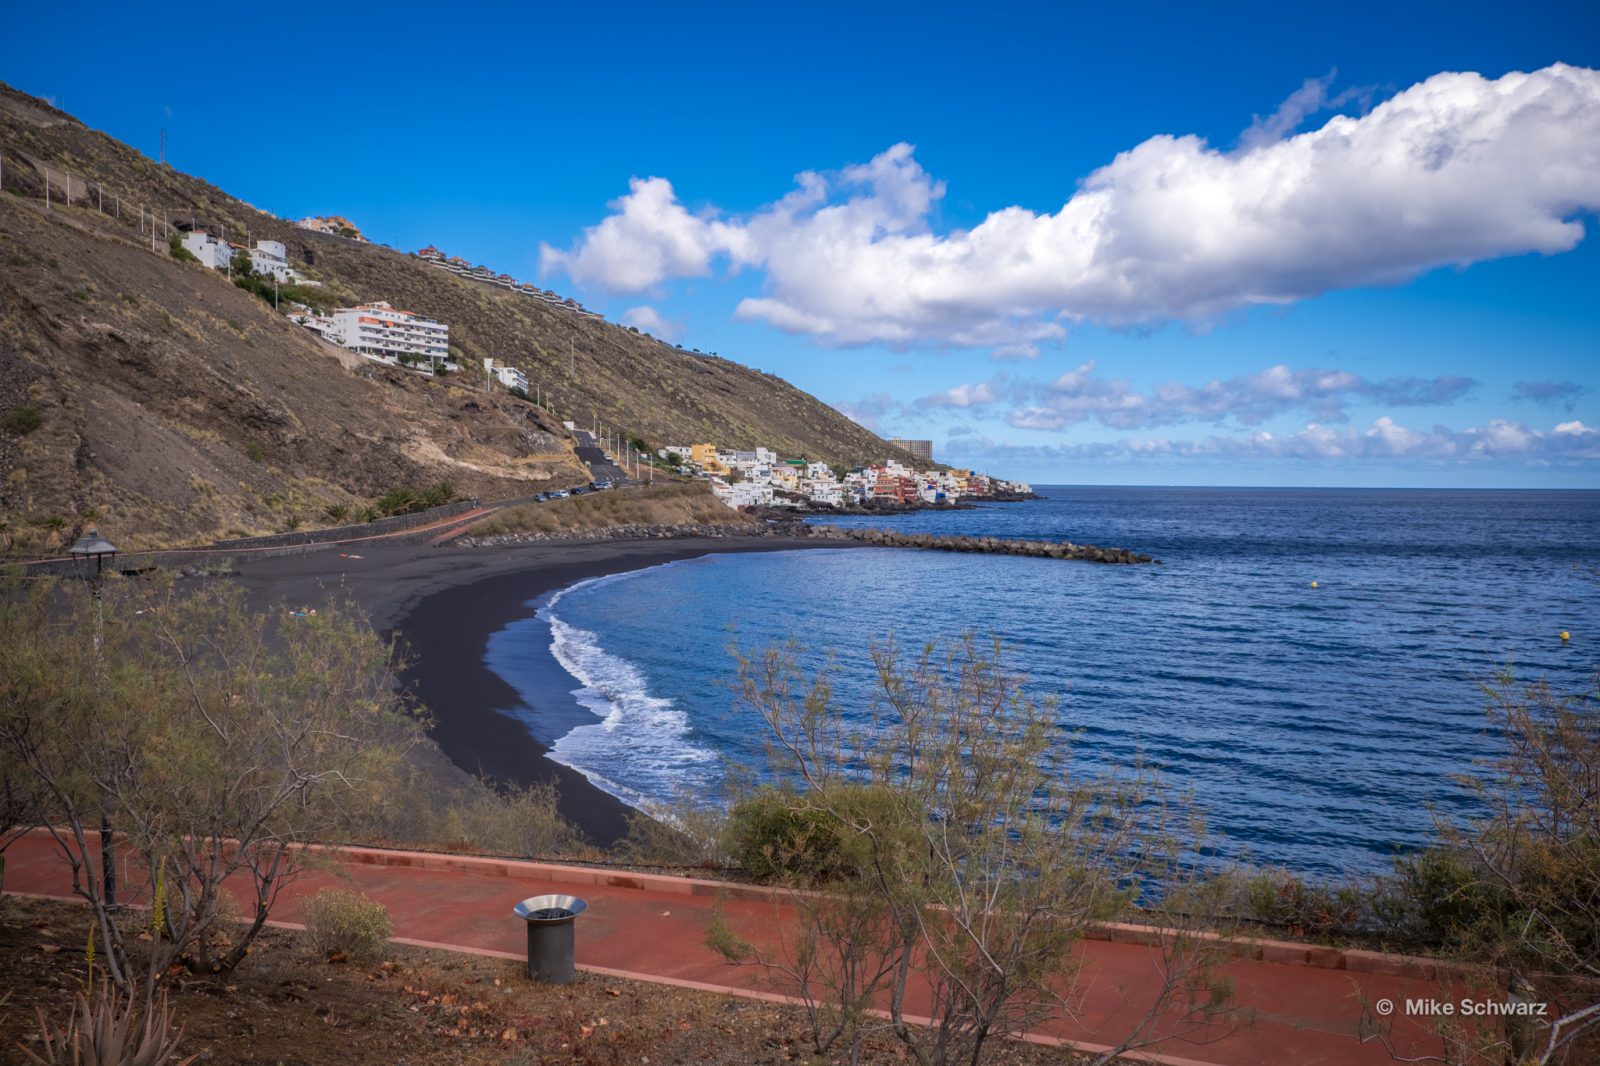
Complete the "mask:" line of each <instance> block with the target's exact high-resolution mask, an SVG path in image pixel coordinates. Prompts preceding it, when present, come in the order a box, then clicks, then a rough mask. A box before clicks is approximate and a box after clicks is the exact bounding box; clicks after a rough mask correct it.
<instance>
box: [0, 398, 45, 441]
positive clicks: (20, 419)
mask: <svg viewBox="0 0 1600 1066" xmlns="http://www.w3.org/2000/svg"><path fill="white" fill-rule="evenodd" d="M42 425H44V418H43V416H41V415H40V414H39V409H38V408H37V407H33V406H31V405H29V404H25V403H20V404H18V405H17V406H15V407H13V408H11V409H10V410H9V411H7V412H6V417H5V426H6V429H8V430H10V431H11V432H12V433H15V434H16V435H17V436H19V437H26V436H27V435H28V434H29V433H32V432H33V431H34V430H36V429H38V428H39V427H40V426H42Z"/></svg>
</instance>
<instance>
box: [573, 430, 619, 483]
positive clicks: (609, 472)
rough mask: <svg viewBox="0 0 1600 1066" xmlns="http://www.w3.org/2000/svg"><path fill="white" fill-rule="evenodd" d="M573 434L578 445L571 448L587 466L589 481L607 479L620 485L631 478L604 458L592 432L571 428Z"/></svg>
mask: <svg viewBox="0 0 1600 1066" xmlns="http://www.w3.org/2000/svg"><path fill="white" fill-rule="evenodd" d="M573 435H574V436H575V437H577V438H578V446H577V447H576V448H575V449H573V450H574V451H575V452H576V453H577V456H578V458H579V459H580V460H582V461H583V463H584V465H585V466H587V467H588V468H589V480H590V481H609V482H611V483H612V484H613V485H621V484H623V483H625V482H630V481H632V480H633V479H632V478H630V477H628V475H626V474H624V473H623V472H622V468H621V467H619V466H617V464H616V463H613V462H612V461H611V460H610V459H607V458H606V453H605V452H604V451H603V450H602V449H601V447H600V445H599V444H598V443H597V442H596V441H595V439H594V434H592V433H590V432H589V431H588V430H586V429H578V430H573Z"/></svg>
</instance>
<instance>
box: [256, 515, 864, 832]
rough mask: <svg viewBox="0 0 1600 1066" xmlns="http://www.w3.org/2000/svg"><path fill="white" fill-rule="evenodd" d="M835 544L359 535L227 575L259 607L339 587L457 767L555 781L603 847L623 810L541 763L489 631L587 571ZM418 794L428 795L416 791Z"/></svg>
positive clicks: (515, 779)
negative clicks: (496, 668) (378, 635)
mask: <svg viewBox="0 0 1600 1066" xmlns="http://www.w3.org/2000/svg"><path fill="white" fill-rule="evenodd" d="M819 547H838V545H837V544H828V543H827V542H822V543H818V542H815V541H807V540H803V539H789V538H786V537H728V538H710V537H706V538H685V539H682V540H634V541H600V542H591V543H571V544H563V543H547V544H535V545H528V546H518V547H501V548H451V547H443V548H431V547H427V546H425V545H417V544H382V543H378V544H369V545H360V546H357V550H354V551H348V550H347V549H342V548H332V549H323V550H320V551H315V552H310V553H308V554H304V555H285V556H277V557H273V558H253V557H250V556H240V557H238V558H237V559H236V561H235V571H236V573H237V580H238V581H239V583H240V584H241V585H243V586H244V587H245V588H246V589H247V590H248V592H249V594H250V598H251V600H252V602H253V603H254V604H256V605H257V606H258V607H265V606H267V605H269V604H272V603H275V602H280V601H281V602H284V603H286V604H288V605H290V606H300V605H309V604H315V603H317V602H319V601H322V600H324V599H326V597H327V595H328V594H329V593H330V592H335V593H336V592H339V591H341V590H342V591H343V592H345V593H347V594H349V595H350V596H351V597H353V598H354V599H355V601H356V602H357V603H358V604H360V605H361V607H362V608H363V609H364V610H366V612H367V613H368V615H369V616H370V617H371V619H372V624H373V627H374V628H375V629H377V630H378V631H380V632H385V633H392V634H394V635H396V636H398V637H399V638H400V639H401V640H402V641H403V642H404V645H405V647H406V650H407V658H408V659H409V660H410V665H409V667H408V668H407V669H406V671H405V673H404V675H403V680H404V682H405V684H406V688H407V691H408V692H409V693H410V694H411V695H412V696H413V697H415V698H416V699H417V700H418V701H420V702H421V703H422V705H423V706H425V707H426V708H427V709H428V711H429V712H430V714H431V715H432V718H433V728H432V731H431V735H432V737H433V739H434V741H435V742H436V743H437V744H438V745H439V748H440V749H441V750H442V751H443V752H444V754H445V755H447V756H448V757H449V758H450V760H451V761H452V762H453V763H455V765H456V766H458V767H460V768H462V769H463V770H466V771H469V772H472V773H481V774H483V775H484V776H486V777H489V778H492V779H494V780H498V781H504V782H509V783H515V784H524V785H526V784H532V783H535V782H545V781H551V780H553V781H555V782H556V784H557V786H558V788H559V790H560V796H561V801H560V808H561V813H562V814H563V815H565V816H566V817H567V818H568V819H569V820H570V821H571V822H573V823H574V824H575V825H577V826H578V827H579V828H580V829H582V830H583V831H584V833H585V834H587V835H588V837H589V838H590V839H591V840H592V841H594V842H595V843H596V844H599V845H601V846H602V847H605V846H609V845H610V844H612V843H613V842H615V841H616V840H617V838H619V837H620V836H621V835H622V833H623V832H624V830H625V828H626V816H627V813H628V808H627V807H626V806H625V805H624V804H623V803H622V802H621V801H619V800H617V799H616V798H615V797H613V796H611V795H610V794H609V793H606V792H603V791H601V790H600V789H598V788H596V787H594V786H593V785H591V784H590V783H589V782H588V780H587V779H586V778H585V777H584V776H583V775H582V774H579V773H577V772H576V771H574V770H571V769H569V768H568V767H565V766H561V765H560V764H558V763H555V762H552V761H551V760H550V759H549V758H547V757H546V749H545V748H544V746H543V745H541V744H539V743H538V742H537V741H536V740H534V738H533V737H532V736H530V735H529V734H528V732H527V730H526V729H525V728H524V726H523V725H522V724H521V723H520V722H518V721H516V720H515V719H513V718H510V717H508V716H506V715H505V714H502V713H500V712H501V710H502V709H510V708H513V707H516V706H518V705H519V704H520V703H521V698H520V697H519V696H518V694H517V693H516V692H515V691H514V690H513V689H512V688H511V686H510V685H508V684H506V683H505V682H504V681H503V680H501V679H500V677H498V676H497V675H496V674H494V673H493V672H492V671H490V670H489V669H488V667H487V666H485V665H484V661H483V656H484V650H485V647H486V645H487V642H488V639H489V637H490V635H491V634H493V633H495V632H498V631H499V630H500V629H502V628H504V627H505V626H506V625H507V624H509V623H511V622H513V621H515V620H517V619H519V618H524V617H527V614H528V611H527V608H526V606H525V604H527V602H528V601H529V600H532V599H534V598H535V597H538V596H540V595H543V594H544V593H546V592H551V591H554V590H556V589H559V588H565V587H566V586H568V585H572V584H575V583H577V582H579V581H583V580H586V579H588V578H592V577H600V576H603V575H605V574H615V573H621V572H624V571H628V570H638V569H642V568H644V567H648V566H656V565H658V564H661V563H666V562H672V561H674V560H677V559H691V558H696V557H699V556H703V555H708V554H711V553H714V552H750V551H783V550H788V549H793V548H819ZM418 802H419V803H426V802H428V798H427V797H420V796H419V797H418Z"/></svg>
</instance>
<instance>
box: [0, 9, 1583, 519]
mask: <svg viewBox="0 0 1600 1066" xmlns="http://www.w3.org/2000/svg"><path fill="white" fill-rule="evenodd" d="M862 6H863V5H831V4H813V5H807V6H805V7H803V8H798V7H788V8H783V7H777V6H773V5H731V4H730V5H709V4H707V5H696V4H677V5H671V6H667V5H636V6H635V5H626V4H615V5H609V6H607V7H606V8H605V9H604V10H603V12H601V13H590V12H587V11H585V10H583V5H565V7H564V9H562V10H552V11H538V10H532V9H529V10H522V9H519V8H515V7H512V6H511V5H504V6H498V7H496V6H491V5H481V4H462V5H456V6H454V7H451V8H449V9H447V10H444V11H441V9H440V8H439V7H438V6H437V5H416V6H410V5H404V4H401V5H388V6H386V7H383V8H377V7H374V8H373V9H372V10H371V11H360V10H352V9H343V8H336V7H319V8H317V9H315V11H314V12H297V13H296V14H295V15H294V16H293V18H292V19H287V18H283V17H280V16H277V15H272V14H264V13H263V12H262V11H261V10H259V9H245V8H241V9H237V10H221V9H217V8H215V7H210V6H194V7H192V8H186V7H184V6H182V5H167V6H166V7H165V8H164V9H163V10H161V11H159V12H150V13H148V14H147V15H146V14H142V15H141V16H140V17H139V18H138V19H136V20H135V19H131V18H130V17H129V16H128V15H127V14H126V9H125V8H121V7H114V6H106V7H103V8H101V9H99V10H98V11H96V10H93V9H92V8H75V9H74V12H75V14H74V17H73V18H72V19H71V20H70V23H69V22H68V21H67V20H65V19H63V18H61V17H60V16H59V13H54V12H51V11H49V10H47V9H38V8H35V9H22V10H17V11H13V12H10V13H8V16H7V33H6V35H5V37H4V39H3V40H0V78H3V79H4V80H6V81H8V82H10V83H11V84H13V85H15V86H17V87H19V88H21V89H24V90H26V91H28V92H32V93H35V94H38V95H41V96H46V97H50V98H53V99H54V100H55V101H56V102H57V103H58V104H60V105H62V106H64V107H66V108H67V109H69V110H71V111H72V112H74V113H75V114H76V115H78V117H80V118H82V119H83V120H84V121H86V122H87V123H89V124H90V125H91V126H94V127H96V128H99V129H103V130H105V131H106V132H108V133H110V134H112V135H113V136H116V137H118V138H120V139H122V140H125V141H128V142H129V143H131V144H133V145H134V146H136V147H138V148H140V149H142V150H144V151H146V152H148V153H150V154H151V155H154V154H155V153H156V150H157V145H158V138H159V133H160V130H162V129H163V128H164V129H166V131H167V135H168V142H167V143H168V155H169V158H170V159H171V161H172V162H173V163H174V165H176V166H178V167H179V168H181V169H183V170H186V171H188V172H190V173H194V174H197V175H200V176H203V177H205V178H207V179H208V180H210V181H212V182H214V183H215V184H217V185H219V186H221V187H223V188H225V189H227V190H229V191H230V192H233V193H234V194H236V195H239V196H241V197H243V198H244V199H246V200H249V201H250V202H252V203H254V204H256V205H258V206H260V207H262V208H264V209H267V210H270V211H273V212H274V213H277V214H280V215H285V216H291V217H298V216H300V215H304V214H323V213H339V214H345V215H348V216H350V217H351V218H352V219H354V220H355V221H356V222H357V223H358V224H359V225H361V226H362V227H363V228H364V229H365V230H366V232H367V233H368V235H369V236H371V237H372V238H373V239H375V240H379V241H382V242H384V243H387V244H391V245H393V246H395V247H398V248H402V249H406V250H414V249H416V248H418V247H421V246H422V245H425V244H430V243H432V244H436V245H438V246H439V247H441V248H443V249H445V250H446V251H447V252H450V253H452V254H456V255H461V256H464V257H466V258H468V259H470V260H472V261H475V262H483V263H486V264H488V265H490V266H493V267H495V268H496V269H498V270H505V271H509V272H510V273H512V274H514V275H517V276H519V277H524V278H530V279H539V278H542V279H543V283H544V284H546V285H547V286H549V287H551V288H555V289H557V290H558V291H562V292H566V293H570V294H572V295H575V296H577V297H578V298H580V299H581V300H583V301H584V302H585V303H586V304H588V305H590V306H592V307H595V308H598V309H600V310H602V311H604V312H606V313H607V314H608V316H609V317H611V318H613V319H614V320H626V321H632V322H635V323H637V324H640V325H642V326H645V327H646V328H650V329H652V331H654V332H656V333H658V334H661V335H666V336H669V337H670V338H671V339H674V340H677V341H679V342H681V343H683V344H684V345H685V346H687V347H692V348H699V349H701V350H704V351H714V352H718V353H720V354H722V355H724V356H727V357H730V358H734V359H737V360H739V361H741V362H745V363H747V364H749V365H752V366H755V367H758V368H761V369H764V370H770V371H772V372H775V373H778V374H781V375H783V376H784V377H787V378H789V379H790V380H792V381H794V382H795V383H796V384H798V385H800V386H801V387H802V388H805V389H807V390H808V391H810V392H812V393H814V394H816V395H817V396H819V397H821V398H823V399H824V400H827V401H829V402H831V403H834V404H836V405H837V406H839V407H840V408H841V409H843V410H846V411H848V412H850V413H852V414H853V415H854V416H855V417H857V418H859V419H861V420H863V421H864V422H866V423H868V424H870V425H872V426H873V427H874V428H876V429H878V430H879V431H881V432H884V433H886V434H888V433H901V434H904V435H908V436H918V437H922V436H926V437H931V438H933V439H934V440H935V442H936V453H937V454H938V456H939V457H940V458H942V459H945V460H947V461H950V462H953V463H958V464H968V463H970V464H974V465H978V466H981V467H986V468H989V469H993V470H996V471H998V472H1002V473H1007V474H1012V475H1014V476H1020V477H1027V478H1030V479H1032V480H1035V481H1041V482H1102V483H1133V484H1284V485H1422V486H1474V485H1483V486H1491V485H1493V486H1581V487H1596V486H1600V476H1597V475H1600V433H1596V431H1595V427H1597V426H1600V358H1597V356H1600V285H1597V282H1600V248H1597V247H1596V244H1597V242H1600V234H1597V232H1596V230H1597V209H1600V87H1597V86H1600V74H1596V73H1595V70H1594V68H1597V67H1600V16H1597V15H1596V14H1595V13H1594V12H1593V8H1592V5H1584V4H1559V3H1558V4H1538V5H1517V6H1512V5H1504V4H1493V5H1472V4H1465V5H1464V4H1449V5H1404V4H1395V3H1386V4H1372V5H1362V4H1345V5H1338V6H1337V7H1334V8H1329V9H1327V10H1326V11H1325V12H1313V13H1310V14H1301V13H1298V12H1297V13H1295V14H1294V15H1292V16H1291V15H1288V14H1286V13H1285V11H1286V9H1284V8H1283V6H1282V5H1281V4H1272V5H1267V4H1261V5H1234V6H1233V7H1231V8H1230V9H1229V11H1228V13H1227V14H1223V15H1218V14H1216V13H1215V12H1212V11H1206V10H1201V9H1202V8H1204V7H1206V6H1207V5H1172V6H1170V7H1162V6H1159V5H1156V6H1151V5H1140V6H1139V7H1138V8H1137V10H1135V9H1132V8H1130V9H1129V12H1130V14H1126V15H1124V14H1122V13H1120V12H1117V11H1107V10H1100V9H1099V8H1090V7H1087V6H1083V7H1079V6H1077V5H1065V4H1050V5H1036V6H1029V5H986V6H983V7H982V8H978V7H975V6H972V5H965V6H956V5H938V4H927V3H919V4H895V5H875V6H873V8H872V9H871V10H867V11H863V10H860V8H861V7H862ZM1110 6H1114V5H1100V6H1099V7H1110ZM140 27H144V29H140ZM145 29H147V30H149V31H150V32H149V33H148V34H145V33H144V30H145ZM141 35H143V36H148V37H149V39H150V41H151V42H152V44H151V47H150V48H142V47H134V46H133V44H132V42H134V41H135V40H138V39H141ZM158 40H159V41H161V42H163V43H162V45H161V47H160V49H157V46H156V45H155V44H154V43H153V42H155V41H158ZM161 50H164V53H165V54H164V56H161V57H157V55H156V52H158V51H161ZM1518 72H1520V73H1518ZM1452 75H1456V76H1452ZM1460 75H1471V76H1470V77H1463V76H1460ZM802 174H808V175H811V177H807V178H804V179H799V178H797V176H799V175H802Z"/></svg>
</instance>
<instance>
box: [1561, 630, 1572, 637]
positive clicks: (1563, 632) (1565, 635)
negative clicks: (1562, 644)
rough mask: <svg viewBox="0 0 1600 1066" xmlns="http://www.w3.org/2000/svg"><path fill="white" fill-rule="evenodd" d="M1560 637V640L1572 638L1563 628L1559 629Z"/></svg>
mask: <svg viewBox="0 0 1600 1066" xmlns="http://www.w3.org/2000/svg"><path fill="white" fill-rule="evenodd" d="M1561 639H1562V640H1571V639H1572V634H1571V633H1568V632H1567V631H1566V630H1565V629H1563V630H1562V631H1561Z"/></svg>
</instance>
